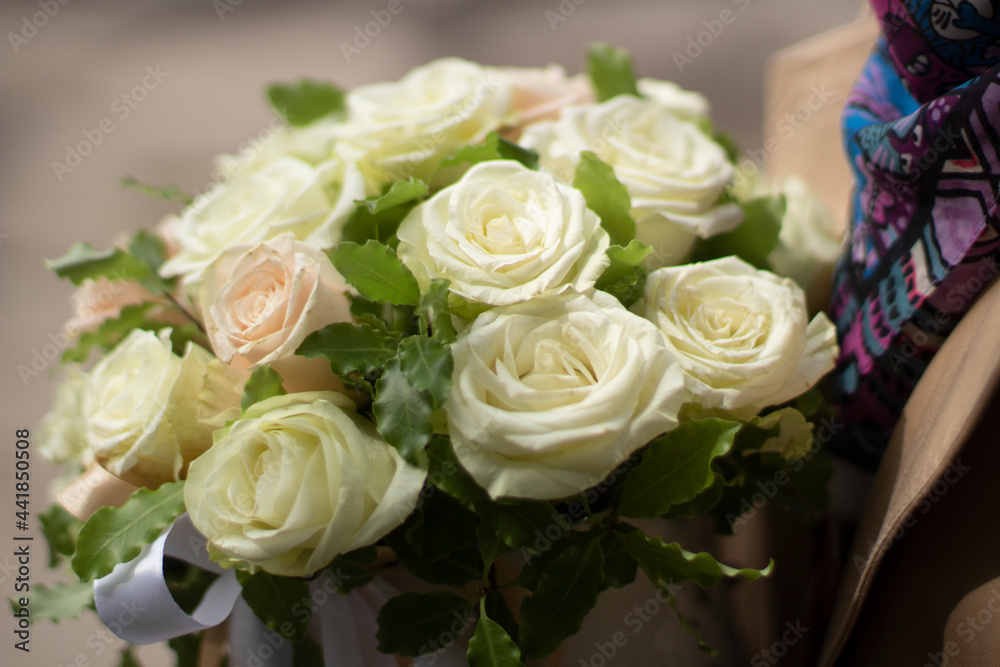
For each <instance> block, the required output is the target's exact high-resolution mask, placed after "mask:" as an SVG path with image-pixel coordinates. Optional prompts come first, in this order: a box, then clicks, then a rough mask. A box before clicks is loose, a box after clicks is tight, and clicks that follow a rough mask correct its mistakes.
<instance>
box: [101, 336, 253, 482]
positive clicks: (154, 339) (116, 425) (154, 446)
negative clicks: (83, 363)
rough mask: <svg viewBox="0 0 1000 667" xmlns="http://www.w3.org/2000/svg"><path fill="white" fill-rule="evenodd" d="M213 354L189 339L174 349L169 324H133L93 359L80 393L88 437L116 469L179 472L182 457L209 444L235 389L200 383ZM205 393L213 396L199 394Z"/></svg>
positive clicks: (168, 475) (234, 399)
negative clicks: (156, 327)
mask: <svg viewBox="0 0 1000 667" xmlns="http://www.w3.org/2000/svg"><path fill="white" fill-rule="evenodd" d="M212 361H213V358H212V355H211V354H209V353H208V352H207V351H205V350H204V349H202V348H200V347H198V346H197V345H194V344H193V343H189V344H188V347H187V349H186V350H185V353H184V356H183V357H179V356H177V355H176V354H174V353H173V351H172V349H171V344H170V330H169V329H163V330H162V331H160V332H159V333H158V334H157V333H154V332H152V331H144V330H142V329H134V330H132V332H131V333H130V334H129V335H128V336H126V337H125V340H123V341H122V342H120V343H119V344H118V345H117V346H116V347H115V348H114V349H113V350H111V352H109V353H108V355H107V356H106V357H104V358H103V359H101V360H100V361H99V362H98V363H97V365H95V366H94V369H93V371H91V374H90V381H89V384H88V387H87V390H86V393H85V395H84V400H83V413H84V415H85V417H86V420H87V429H86V437H87V444H88V445H89V446H90V448H91V449H92V450H93V452H94V454H95V456H96V458H97V460H98V461H100V462H101V463H102V464H103V465H104V466H105V467H106V468H107V469H108V470H110V471H111V472H113V473H115V474H116V475H122V474H124V473H126V472H129V471H131V472H133V473H134V474H137V475H141V476H142V477H144V478H145V479H146V480H148V481H149V482H150V483H153V484H160V483H163V482H167V481H174V480H177V479H181V478H183V476H184V473H185V469H186V467H187V464H188V463H190V462H191V461H192V460H194V459H195V458H196V457H198V456H199V455H200V454H201V453H202V452H203V451H205V450H206V449H208V447H209V446H210V445H211V444H212V431H213V430H214V428H215V426H214V425H213V423H211V422H213V421H214V419H213V418H214V417H216V416H217V415H218V412H216V414H208V413H206V410H205V408H206V406H209V405H211V406H215V407H216V409H217V411H222V410H225V409H227V408H228V407H231V406H233V404H235V406H238V405H239V395H238V394H237V393H236V392H235V391H232V390H230V389H227V388H225V387H218V386H212V387H207V386H206V378H207V377H209V376H210V375H211V373H212V368H211V366H210V362H212ZM205 393H210V394H211V396H205Z"/></svg>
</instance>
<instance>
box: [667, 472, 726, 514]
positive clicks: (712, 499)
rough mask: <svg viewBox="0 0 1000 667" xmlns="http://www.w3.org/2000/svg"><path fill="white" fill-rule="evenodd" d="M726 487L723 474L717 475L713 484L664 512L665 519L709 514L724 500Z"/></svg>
mask: <svg viewBox="0 0 1000 667" xmlns="http://www.w3.org/2000/svg"><path fill="white" fill-rule="evenodd" d="M725 488H726V480H725V478H724V477H723V476H722V475H718V474H717V475H716V476H715V479H714V480H713V481H712V484H711V485H710V486H709V487H708V488H707V489H705V490H704V491H702V492H701V493H699V494H698V495H697V496H695V497H694V498H692V499H691V500H689V501H687V502H686V503H678V504H676V505H673V506H672V507H671V508H670V509H669V510H668V511H667V512H665V513H664V514H663V518H665V519H692V518H694V517H696V516H701V515H702V514H707V513H708V512H710V511H711V510H712V508H713V507H715V506H716V505H718V504H719V501H720V500H722V494H723V492H724V491H725Z"/></svg>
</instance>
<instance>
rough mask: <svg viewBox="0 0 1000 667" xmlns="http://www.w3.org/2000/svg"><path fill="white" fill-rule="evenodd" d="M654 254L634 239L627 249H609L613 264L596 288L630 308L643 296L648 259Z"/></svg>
mask: <svg viewBox="0 0 1000 667" xmlns="http://www.w3.org/2000/svg"><path fill="white" fill-rule="evenodd" d="M652 253H653V249H652V248H651V247H649V246H648V245H645V244H643V243H640V242H639V241H637V240H635V239H632V240H631V241H629V244H628V245H627V246H626V247H624V248H623V247H622V246H620V245H613V246H611V247H610V248H608V258H609V259H610V260H611V264H610V265H609V266H608V268H606V269H604V273H602V274H601V277H600V278H598V279H597V284H596V285H595V287H597V289H599V290H602V291H604V292H607V293H608V294H611V295H612V296H614V297H615V298H616V299H618V300H619V301H621V303H622V305H623V306H625V307H626V308H628V307H629V306H631V305H632V304H633V303H635V302H636V301H638V300H639V298H640V297H641V296H642V292H643V288H644V287H645V285H646V276H647V275H648V274H649V272H648V271H646V258H647V257H649V256H650V255H651V254H652Z"/></svg>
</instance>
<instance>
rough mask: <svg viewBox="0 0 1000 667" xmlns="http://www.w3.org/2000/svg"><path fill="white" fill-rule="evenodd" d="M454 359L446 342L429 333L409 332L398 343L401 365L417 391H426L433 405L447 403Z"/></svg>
mask: <svg viewBox="0 0 1000 667" xmlns="http://www.w3.org/2000/svg"><path fill="white" fill-rule="evenodd" d="M454 367H455V362H454V360H453V359H452V357H451V350H449V349H448V347H447V346H446V345H442V344H441V343H439V342H438V341H436V340H434V339H432V338H427V337H426V336H410V337H409V338H404V339H403V341H402V342H401V343H400V344H399V369H400V371H401V372H402V373H403V375H404V376H406V380H407V382H409V384H410V386H411V387H413V388H414V389H415V390H417V391H418V392H427V393H428V394H429V395H430V397H431V405H432V406H433V407H434V408H435V409H437V408H440V407H442V406H443V405H444V402H445V401H446V400H447V399H448V393H449V392H450V391H451V373H452V370H453V369H454Z"/></svg>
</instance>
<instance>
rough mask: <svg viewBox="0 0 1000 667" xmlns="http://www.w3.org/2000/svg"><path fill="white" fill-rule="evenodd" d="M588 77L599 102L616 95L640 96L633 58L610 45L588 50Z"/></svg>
mask: <svg viewBox="0 0 1000 667" xmlns="http://www.w3.org/2000/svg"><path fill="white" fill-rule="evenodd" d="M587 75H588V76H589V77H590V82H591V84H592V85H593V87H594V96H595V97H596V98H597V101H598V102H603V101H605V100H610V99H611V98H612V97H615V96H616V95H634V96H636V97H638V96H639V89H638V88H637V87H636V83H635V70H634V68H633V67H632V56H631V55H629V53H628V51H625V50H624V49H616V48H614V47H613V46H610V45H608V44H601V43H597V44H591V45H590V48H588V49H587Z"/></svg>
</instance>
